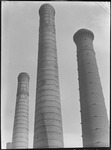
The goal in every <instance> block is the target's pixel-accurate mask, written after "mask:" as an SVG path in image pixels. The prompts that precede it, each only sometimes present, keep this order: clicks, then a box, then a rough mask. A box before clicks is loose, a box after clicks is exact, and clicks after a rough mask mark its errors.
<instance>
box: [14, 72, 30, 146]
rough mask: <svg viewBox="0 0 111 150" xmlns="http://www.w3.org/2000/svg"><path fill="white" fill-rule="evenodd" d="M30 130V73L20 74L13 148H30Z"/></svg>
mask: <svg viewBox="0 0 111 150" xmlns="http://www.w3.org/2000/svg"><path fill="white" fill-rule="evenodd" d="M28 132H29V75H28V74H27V73H25V72H23V73H20V74H19V76H18V89H17V100H16V108H15V118H14V127H13V138H12V145H13V149H16V148H17V149H18V148H28Z"/></svg>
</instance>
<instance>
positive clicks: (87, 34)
mask: <svg viewBox="0 0 111 150" xmlns="http://www.w3.org/2000/svg"><path fill="white" fill-rule="evenodd" d="M73 40H74V42H75V43H76V45H77V62H78V75H79V88H80V106H81V120H82V138H83V146H84V147H108V146H109V126H108V117H107V111H106V107H105V102H104V97H103V92H102V87H101V83H100V77H99V73H98V68H97V63H96V58H95V52H94V48H93V40H94V34H93V33H92V32H91V31H89V30H87V29H80V30H79V31H77V32H76V33H75V34H74V37H73Z"/></svg>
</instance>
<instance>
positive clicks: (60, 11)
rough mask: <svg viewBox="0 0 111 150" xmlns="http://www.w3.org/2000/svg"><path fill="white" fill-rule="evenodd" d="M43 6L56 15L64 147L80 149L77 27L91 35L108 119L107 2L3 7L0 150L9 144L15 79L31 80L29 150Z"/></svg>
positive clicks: (15, 3)
mask: <svg viewBox="0 0 111 150" xmlns="http://www.w3.org/2000/svg"><path fill="white" fill-rule="evenodd" d="M44 3H50V4H51V5H52V6H53V7H54V9H55V11H56V14H55V25H56V41H57V55H58V69H59V81H60V95H61V107H62V120H63V136H64V147H82V138H81V135H82V133H81V124H80V122H81V118H80V102H79V91H78V88H79V87H78V72H77V58H76V45H75V43H74V42H73V35H74V33H75V32H77V30H79V29H80V28H87V29H89V30H91V31H92V32H93V33H94V35H95V38H94V49H95V52H96V59H97V64H98V68H99V74H100V78H101V84H102V87H103V94H104V98H105V104H106V108H107V113H108V118H109V99H110V98H109V91H110V90H109V87H110V84H109V82H110V79H109V77H110V64H109V61H110V20H109V18H110V14H109V11H108V8H109V4H108V3H107V2H97V3H96V2H66V1H65V2H50V1H49V2H45V1H41V2H40V1H39V2H22V1H21V2H16V1H15V2H2V57H1V58H2V71H1V81H2V85H1V97H2V102H1V132H2V148H5V147H6V143H7V142H11V141H12V132H13V123H14V113H15V103H16V92H17V77H18V75H19V73H21V72H27V73H28V74H29V76H30V84H29V88H30V93H29V94H30V97H29V106H30V113H29V114H30V123H29V127H30V128H29V148H32V146H33V130H34V113H35V112H34V111H35V110H34V109H35V94H36V75H37V58H38V36H39V32H38V31H39V14H38V10H39V8H40V6H41V5H42V4H44Z"/></svg>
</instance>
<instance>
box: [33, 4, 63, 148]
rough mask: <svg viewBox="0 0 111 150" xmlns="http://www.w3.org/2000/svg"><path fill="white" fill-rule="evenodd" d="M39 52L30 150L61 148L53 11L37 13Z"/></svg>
mask: <svg viewBox="0 0 111 150" xmlns="http://www.w3.org/2000/svg"><path fill="white" fill-rule="evenodd" d="M39 15H40V27H39V52H38V71H37V89H36V108H35V125H34V144H33V146H34V148H60V147H63V130H62V117H61V104H60V92H59V76H58V65H57V49H56V37H55V21H54V16H55V10H54V8H53V7H52V6H51V5H50V4H43V5H42V6H41V7H40V9H39Z"/></svg>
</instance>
